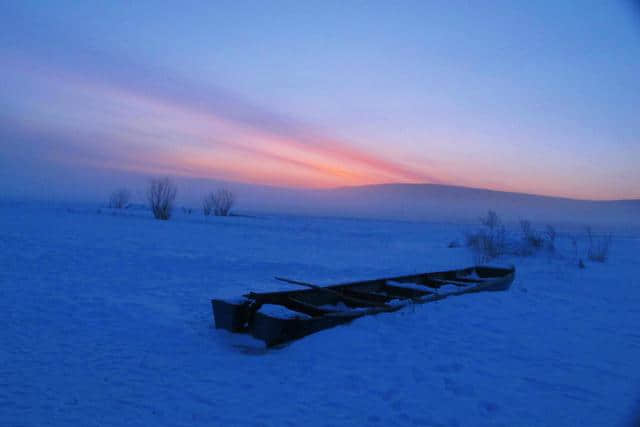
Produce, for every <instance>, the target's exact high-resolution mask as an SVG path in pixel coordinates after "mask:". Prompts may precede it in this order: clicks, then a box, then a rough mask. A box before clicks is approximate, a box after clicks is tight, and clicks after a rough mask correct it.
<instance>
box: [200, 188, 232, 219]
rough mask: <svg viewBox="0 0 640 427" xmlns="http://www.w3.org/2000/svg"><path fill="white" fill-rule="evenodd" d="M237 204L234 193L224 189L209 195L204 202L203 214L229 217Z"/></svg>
mask: <svg viewBox="0 0 640 427" xmlns="http://www.w3.org/2000/svg"><path fill="white" fill-rule="evenodd" d="M234 202H235V197H234V196H233V193H232V192H231V191H229V190H226V189H224V188H221V189H219V190H218V191H216V192H215V193H213V192H212V193H209V194H207V195H206V196H205V197H204V199H203V200H202V212H203V213H204V215H205V216H209V215H211V214H213V215H215V216H228V215H229V213H230V212H231V208H232V207H233V204H234Z"/></svg>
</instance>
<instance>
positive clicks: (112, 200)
mask: <svg viewBox="0 0 640 427" xmlns="http://www.w3.org/2000/svg"><path fill="white" fill-rule="evenodd" d="M130 199H131V192H130V191H129V190H127V189H126V188H120V189H118V190H116V191H114V192H113V193H111V196H109V207H110V208H114V209H122V208H126V207H127V205H128V204H129V200H130Z"/></svg>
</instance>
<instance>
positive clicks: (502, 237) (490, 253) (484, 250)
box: [465, 211, 506, 262]
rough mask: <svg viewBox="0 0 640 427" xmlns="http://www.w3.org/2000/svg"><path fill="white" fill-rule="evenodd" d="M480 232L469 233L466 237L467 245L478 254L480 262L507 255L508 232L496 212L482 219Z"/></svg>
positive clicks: (490, 212)
mask: <svg viewBox="0 0 640 427" xmlns="http://www.w3.org/2000/svg"><path fill="white" fill-rule="evenodd" d="M480 224H482V227H481V228H480V230H477V231H474V232H469V233H467V234H466V236H465V241H466V244H467V246H468V247H469V248H471V250H473V251H474V252H475V254H476V258H477V259H478V261H480V262H485V261H489V260H492V259H494V258H498V257H500V256H501V255H503V254H504V253H505V249H506V231H505V228H504V225H502V222H501V221H500V218H499V217H498V215H497V214H496V213H495V212H494V211H489V212H488V213H487V216H486V217H481V218H480Z"/></svg>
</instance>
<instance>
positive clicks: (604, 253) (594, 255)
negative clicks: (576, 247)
mask: <svg viewBox="0 0 640 427" xmlns="http://www.w3.org/2000/svg"><path fill="white" fill-rule="evenodd" d="M587 237H588V239H589V248H588V249H587V258H589V259H590V260H591V261H595V262H605V261H606V260H607V258H608V257H609V247H610V246H611V234H607V235H605V236H594V235H593V232H592V231H591V227H587Z"/></svg>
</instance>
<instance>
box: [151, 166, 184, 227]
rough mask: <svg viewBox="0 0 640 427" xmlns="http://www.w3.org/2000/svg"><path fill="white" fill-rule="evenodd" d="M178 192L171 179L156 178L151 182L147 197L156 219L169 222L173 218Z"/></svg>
mask: <svg viewBox="0 0 640 427" xmlns="http://www.w3.org/2000/svg"><path fill="white" fill-rule="evenodd" d="M177 192H178V190H177V189H176V186H175V185H174V184H173V183H172V182H171V180H170V179H169V178H166V177H165V178H156V179H153V180H151V184H150V185H149V190H148V192H147V197H148V198H149V205H150V206H151V211H152V212H153V216H154V217H155V218H156V219H161V220H167V219H169V218H171V211H172V210H173V202H174V201H175V199H176V193H177Z"/></svg>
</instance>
